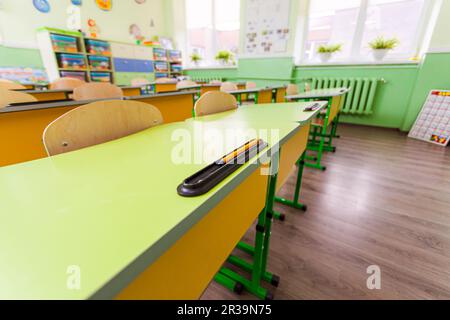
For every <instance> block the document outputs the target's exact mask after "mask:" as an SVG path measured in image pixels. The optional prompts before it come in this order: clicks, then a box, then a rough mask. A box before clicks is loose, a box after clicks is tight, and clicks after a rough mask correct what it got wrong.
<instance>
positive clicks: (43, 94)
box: [18, 89, 73, 101]
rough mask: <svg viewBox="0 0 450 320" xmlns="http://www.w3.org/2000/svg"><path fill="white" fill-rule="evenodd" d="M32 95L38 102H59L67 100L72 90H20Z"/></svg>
mask: <svg viewBox="0 0 450 320" xmlns="http://www.w3.org/2000/svg"><path fill="white" fill-rule="evenodd" d="M18 91H21V92H24V93H27V94H30V95H32V96H33V97H35V98H36V99H37V101H58V100H67V99H69V95H71V94H72V92H73V91H72V90H66V89H58V90H18Z"/></svg>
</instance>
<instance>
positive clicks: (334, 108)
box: [327, 96, 344, 126]
mask: <svg viewBox="0 0 450 320" xmlns="http://www.w3.org/2000/svg"><path fill="white" fill-rule="evenodd" d="M343 100H344V99H343V96H338V97H334V98H333V99H332V100H331V110H330V117H329V119H328V125H327V126H329V125H331V124H332V123H333V121H334V119H336V117H337V115H338V114H339V112H340V111H341V107H342V102H343Z"/></svg>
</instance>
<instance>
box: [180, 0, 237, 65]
mask: <svg viewBox="0 0 450 320" xmlns="http://www.w3.org/2000/svg"><path fill="white" fill-rule="evenodd" d="M186 22H187V33H188V34H187V42H188V54H189V56H190V55H192V54H193V53H197V54H199V55H200V56H201V57H202V62H201V65H204V66H210V65H215V64H218V62H217V61H215V59H214V58H215V56H216V54H217V52H218V51H220V50H227V51H231V52H232V53H234V54H235V55H236V54H238V51H239V30H240V0H186Z"/></svg>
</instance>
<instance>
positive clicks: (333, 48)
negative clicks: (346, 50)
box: [317, 44, 342, 53]
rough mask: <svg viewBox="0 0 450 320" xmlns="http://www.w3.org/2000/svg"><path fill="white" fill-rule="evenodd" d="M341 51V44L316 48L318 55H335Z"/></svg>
mask: <svg viewBox="0 0 450 320" xmlns="http://www.w3.org/2000/svg"><path fill="white" fill-rule="evenodd" d="M341 50H342V44H330V45H321V46H320V47H318V48H317V52H318V53H335V52H339V51H341Z"/></svg>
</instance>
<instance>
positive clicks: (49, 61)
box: [37, 28, 183, 86]
mask: <svg viewBox="0 0 450 320" xmlns="http://www.w3.org/2000/svg"><path fill="white" fill-rule="evenodd" d="M55 37H56V38H57V39H59V40H60V41H59V42H58V41H56V42H55V41H54V39H55ZM37 39H38V44H39V48H40V50H41V56H42V60H43V62H44V66H45V68H46V70H47V74H48V77H49V81H50V82H53V81H55V80H56V79H59V78H60V77H64V76H69V77H77V78H81V79H83V80H85V81H103V82H112V83H115V84H117V85H124V86H128V85H131V84H132V82H133V80H135V79H144V80H146V81H148V82H154V81H155V79H157V78H176V77H178V76H181V75H182V72H183V67H182V62H181V60H182V59H181V51H177V50H166V49H163V48H161V47H149V46H140V45H133V44H127V43H120V42H115V41H105V40H100V39H93V38H86V37H84V36H83V34H82V33H80V32H74V31H67V30H60V29H53V28H41V29H39V30H38V33H37ZM62 57H64V58H62Z"/></svg>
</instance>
